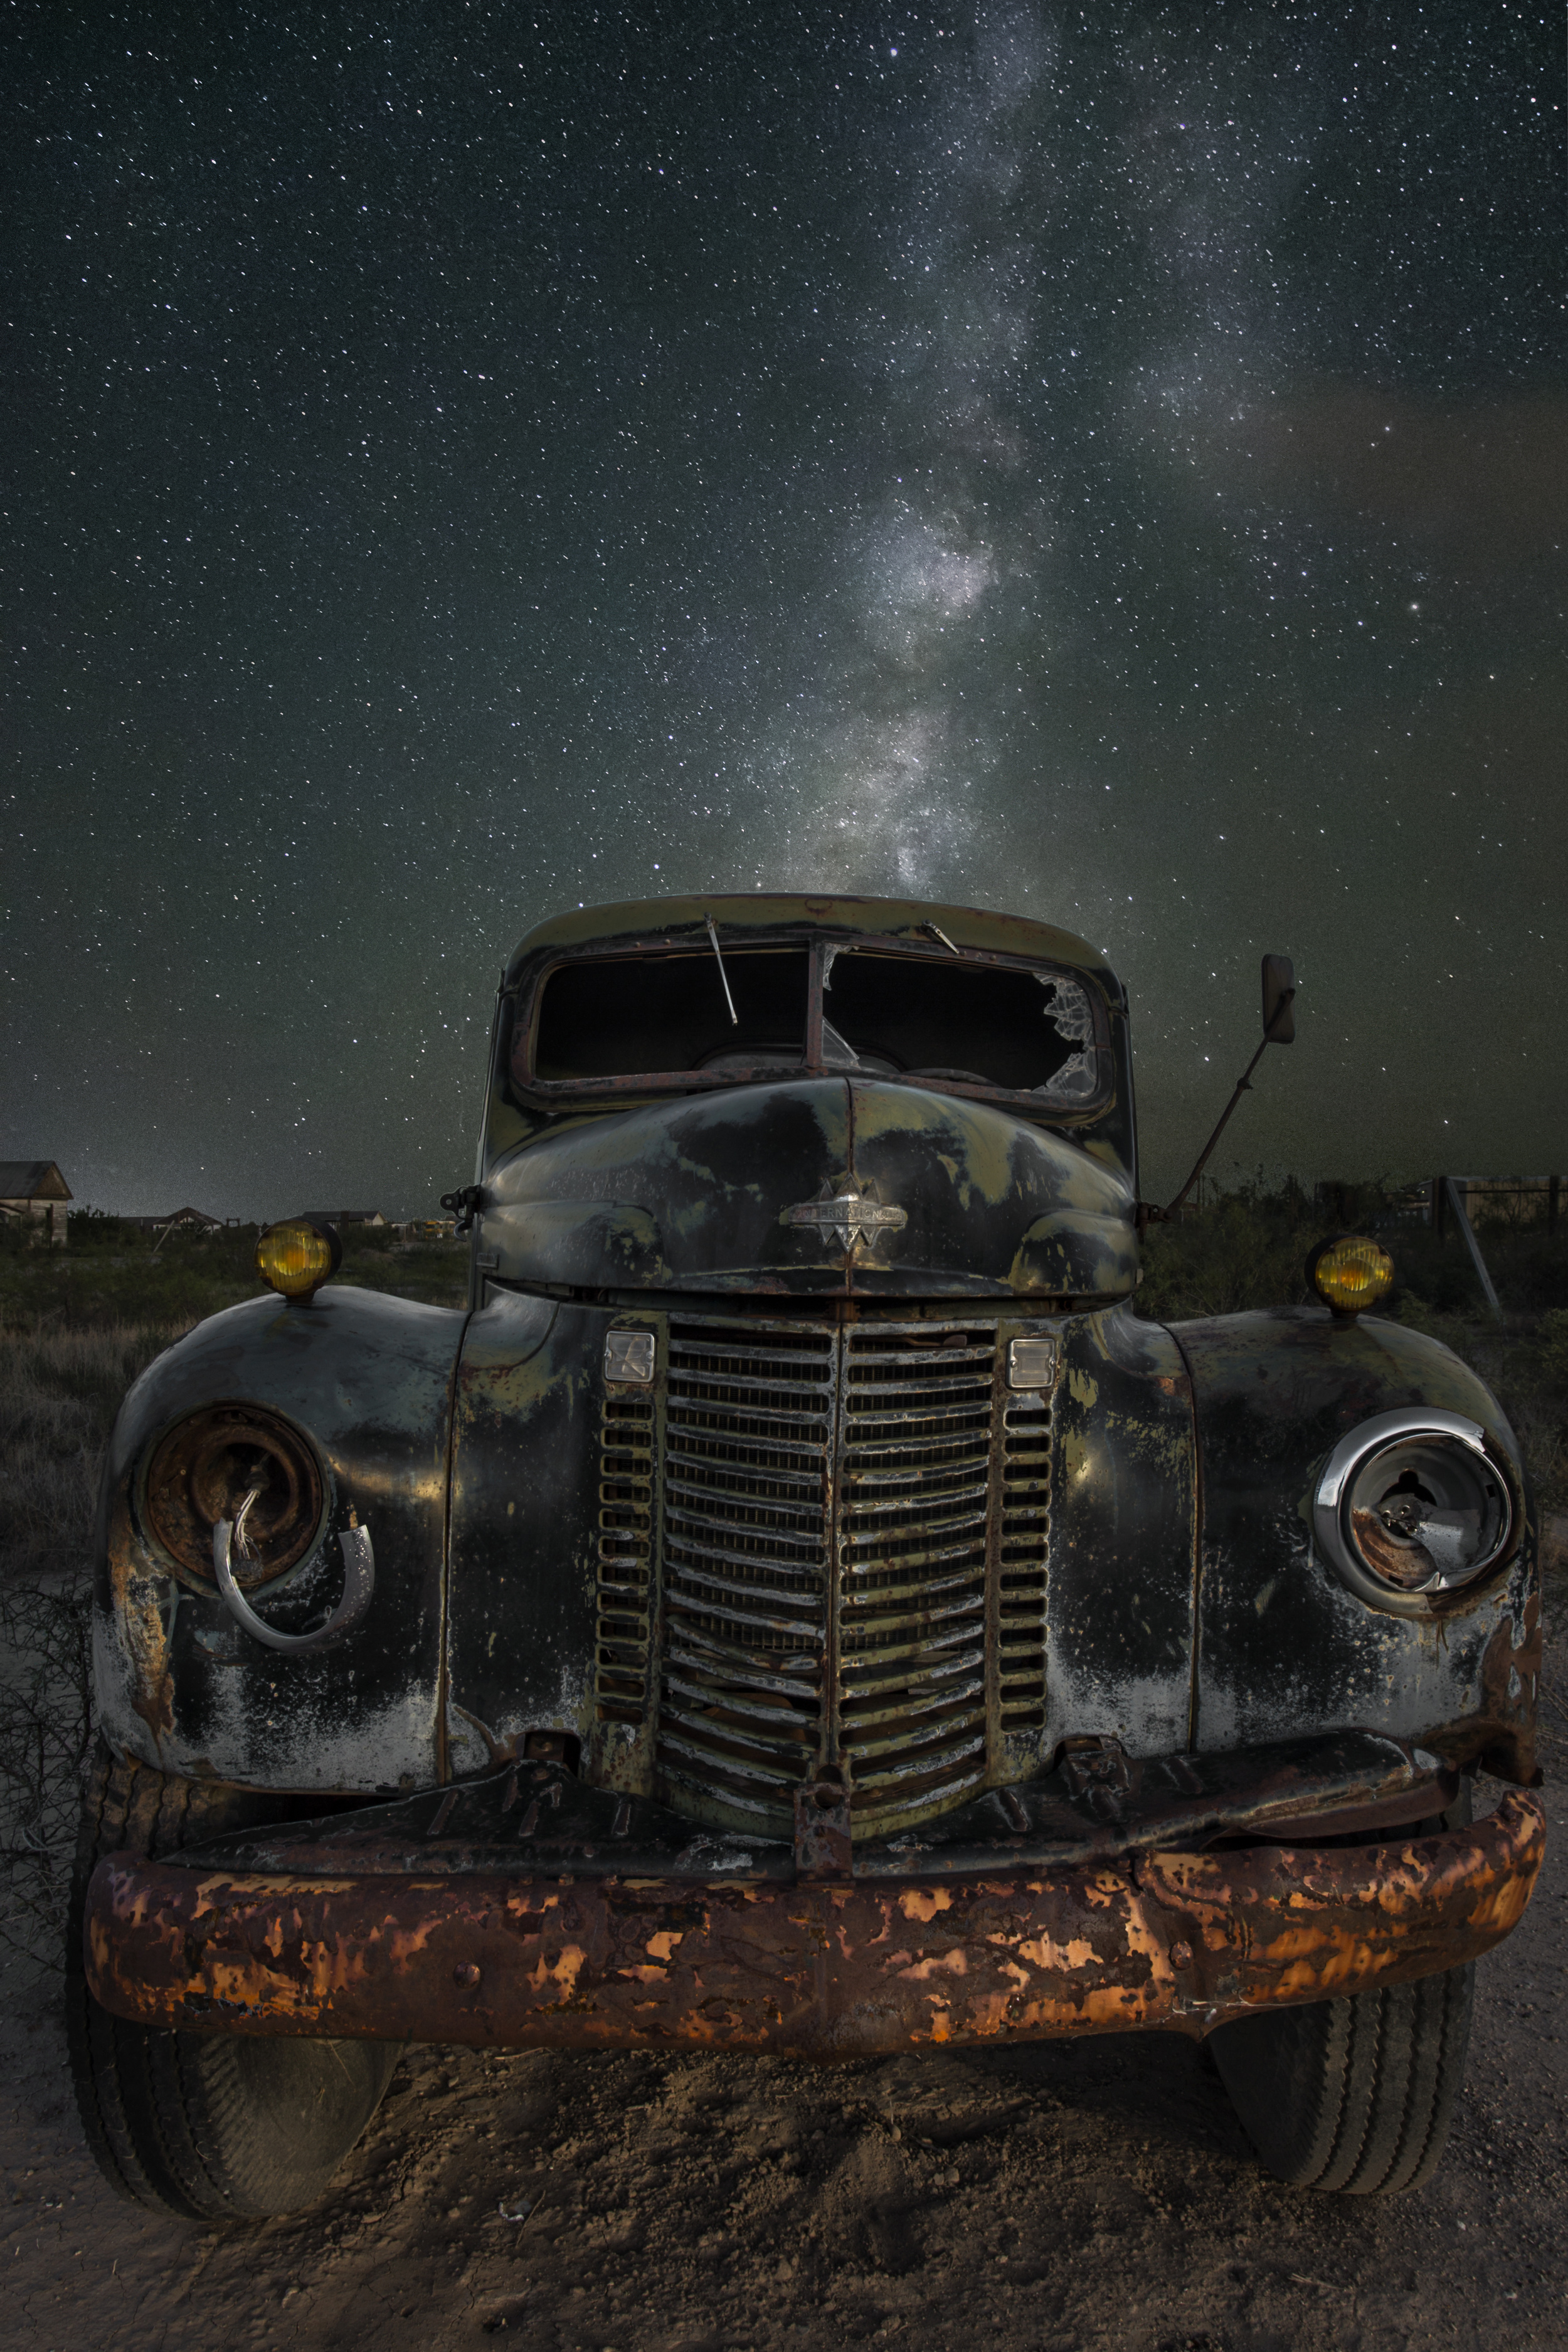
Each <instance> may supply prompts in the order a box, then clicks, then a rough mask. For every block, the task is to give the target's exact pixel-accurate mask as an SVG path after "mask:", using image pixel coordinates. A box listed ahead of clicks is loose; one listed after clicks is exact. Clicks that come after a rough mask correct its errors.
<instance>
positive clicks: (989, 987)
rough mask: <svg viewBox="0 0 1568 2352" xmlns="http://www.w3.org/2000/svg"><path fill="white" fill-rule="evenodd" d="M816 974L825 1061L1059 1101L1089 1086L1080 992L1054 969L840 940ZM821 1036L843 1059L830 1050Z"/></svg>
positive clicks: (1090, 1053)
mask: <svg viewBox="0 0 1568 2352" xmlns="http://www.w3.org/2000/svg"><path fill="white" fill-rule="evenodd" d="M824 979H825V984H826V994H825V995H824V998H823V1027H822V1036H823V1059H824V1061H826V1062H830V1063H831V1065H832V1066H837V1067H840V1068H842V1067H858V1068H861V1069H869V1070H874V1071H877V1072H879V1073H886V1074H889V1075H898V1076H908V1077H921V1078H931V1079H942V1078H956V1079H958V1080H959V1081H960V1082H961V1083H963V1084H965V1085H969V1086H983V1087H998V1088H1000V1089H1002V1090H1003V1091H1005V1092H1006V1093H1008V1094H1033V1095H1042V1096H1045V1097H1047V1098H1048V1099H1049V1100H1050V1101H1052V1102H1054V1103H1060V1104H1062V1105H1064V1106H1068V1105H1072V1106H1077V1105H1078V1104H1079V1103H1085V1102H1088V1101H1089V1097H1091V1096H1092V1095H1093V1094H1094V1093H1095V1092H1096V1090H1097V1087H1098V1085H1099V1073H1098V1070H1097V1069H1096V1066H1095V1052H1094V1016H1093V1013H1092V1012H1091V1010H1090V1006H1089V992H1088V991H1087V990H1086V989H1085V988H1083V987H1082V986H1081V985H1080V984H1079V982H1077V981H1076V980H1069V979H1068V978H1066V977H1065V976H1064V975H1063V974H1061V973H1059V972H1037V971H1009V970H1007V969H1005V968H1002V967H998V966H995V965H986V964H973V963H969V962H967V961H964V960H963V958H961V957H958V956H948V957H947V958H945V959H944V960H942V961H937V960H934V959H933V960H929V961H928V960H927V959H926V958H925V957H923V956H908V955H887V954H879V953H878V952H877V950H875V949H868V948H846V949H841V950H839V952H838V953H837V954H836V955H834V956H833V957H832V958H831V959H830V960H829V961H828V963H827V967H826V972H825V975H824ZM830 1034H831V1036H832V1038H833V1039H834V1040H835V1041H836V1042H837V1043H838V1044H839V1045H842V1046H843V1048H844V1049H845V1051H846V1052H847V1055H848V1057H849V1059H848V1061H847V1063H846V1062H843V1061H839V1060H836V1059H835V1057H833V1056H832V1055H830V1053H829V1037H830Z"/></svg>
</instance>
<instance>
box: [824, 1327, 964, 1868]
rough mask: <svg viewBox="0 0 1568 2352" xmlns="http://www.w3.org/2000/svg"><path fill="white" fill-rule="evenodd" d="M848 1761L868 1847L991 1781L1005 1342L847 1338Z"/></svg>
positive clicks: (844, 1578)
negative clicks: (999, 1411) (992, 1518)
mask: <svg viewBox="0 0 1568 2352" xmlns="http://www.w3.org/2000/svg"><path fill="white" fill-rule="evenodd" d="M847 1339H848V1349H847V1366H846V1370H847V1380H846V1384H845V1394H844V1411H843V1430H844V1451H843V1459H842V1464H841V1467H840V1474H839V1481H840V1483H839V1493H840V1498H841V1499H840V1505H839V1527H838V1545H837V1550H838V1563H839V1594H840V1604H839V1605H840V1617H839V1643H838V1659H839V1664H838V1719H839V1750H840V1754H841V1755H842V1756H843V1757H844V1758H845V1759H846V1760H847V1763H848V1765H849V1768H850V1773H851V1777H852V1780H853V1782H854V1787H855V1796H854V1800H853V1808H852V1810H853V1813H854V1816H855V1820H856V1825H857V1827H858V1828H860V1829H862V1830H863V1831H864V1832H867V1833H868V1834H873V1835H874V1834H876V1833H877V1832H879V1831H882V1830H884V1829H887V1828H890V1827H891V1826H893V1825H894V1823H895V1822H899V1821H901V1820H904V1819H907V1818H909V1817H910V1815H911V1814H920V1813H924V1812H928V1811H934V1810H937V1809H938V1808H946V1807H947V1806H949V1805H952V1804H954V1803H957V1802H958V1801H960V1800H961V1799H963V1797H965V1796H967V1795H969V1794H970V1793H971V1792H972V1791H973V1790H975V1789H977V1788H979V1787H981V1786H982V1785H983V1784H984V1779H985V1762H986V1754H985V1750H986V1740H985V1618H986V1609H985V1586H986V1576H985V1561H986V1533H987V1523H988V1517H989V1501H990V1467H991V1423H992V1395H993V1390H994V1382H995V1358H996V1338H995V1332H994V1328H992V1329H984V1328H983V1329H980V1330H966V1331H951V1330H944V1329H943V1328H942V1327H941V1326H940V1325H939V1326H935V1327H933V1326H931V1325H927V1326H926V1327H925V1328H924V1329H923V1330H920V1331H909V1330H903V1331H899V1330H893V1331H885V1330H879V1329H878V1328H876V1327H875V1326H874V1325H873V1326H869V1327H858V1328H852V1329H851V1330H850V1331H849V1332H848V1334H847Z"/></svg>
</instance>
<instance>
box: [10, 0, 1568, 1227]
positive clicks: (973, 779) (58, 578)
mask: <svg viewBox="0 0 1568 2352" xmlns="http://www.w3.org/2000/svg"><path fill="white" fill-rule="evenodd" d="M1352 16H1353V20H1354V21H1353V23H1352V22H1350V21H1349V19H1350V18H1352ZM172 21H173V20H170V19H166V18H163V17H162V16H160V15H159V13H158V12H153V14H152V15H151V16H149V15H148V13H147V12H145V11H135V12H132V11H126V10H122V9H121V10H116V9H112V8H109V7H100V8H97V9H94V10H91V11H87V12H78V20H77V21H75V22H72V21H71V20H70V18H69V16H68V15H67V14H66V12H61V11H59V10H58V9H46V8H41V7H35V8H32V9H23V10H18V11H16V13H15V15H14V16H13V19H12V23H11V26H10V29H9V31H8V33H7V34H6V36H5V53H6V87H7V89H8V91H9V93H10V96H11V108H10V117H11V138H10V141H9V142H8V154H7V158H6V161H5V167H4V168H5V173H6V178H7V183H8V186H7V195H6V205H5V217H6V219H7V222H8V224H9V236H8V238H7V247H8V259H7V276H8V285H7V301H6V308H5V317H6V319H7V320H8V321H9V328H8V335H7V349H8V358H7V362H6V363H7V367H8V369H9V372H10V387H9V398H8V400H7V404H6V408H7V417H8V425H7V433H6V440H7V443H8V445H9V456H8V465H9V472H10V480H9V484H8V493H7V499H6V508H7V524H6V535H5V548H4V556H3V566H0V568H3V574H4V591H5V599H6V604H5V614H6V628H5V664H6V667H5V696H6V741H7V751H8V757H7V761H6V772H7V781H6V785H5V793H6V808H7V814H8V820H9V821H8V826H7V834H8V841H7V854H6V857H5V877H4V888H5V904H6V912H7V921H6V928H5V977H6V984H7V992H8V1021H7V1030H6V1059H5V1069H4V1093H3V1108H0V1150H5V1151H8V1152H16V1153H18V1154H26V1155H27V1156H34V1155H37V1156H47V1157H53V1158H55V1159H58V1160H59V1161H60V1162H61V1164H62V1166H63V1167H65V1169H66V1171H67V1174H68V1178H69V1179H70V1181H71V1182H72V1184H73V1187H74V1189H75V1192H76V1193H77V1196H78V1198H79V1200H89V1201H92V1202H98V1203H100V1204H101V1205H105V1206H112V1207H121V1208H125V1209H147V1210H157V1209H161V1208H164V1207H167V1206H169V1205H172V1203H173V1202H175V1201H178V1200H184V1199H187V1198H189V1199H193V1200H195V1201H197V1202H200V1203H201V1204H203V1205H205V1206H210V1207H212V1208H214V1209H215V1210H218V1211H226V1212H229V1213H244V1214H247V1215H254V1214H258V1213H260V1214H279V1213H284V1212H286V1211H287V1210H289V1209H290V1208H294V1207H297V1206H299V1205H300V1203H301V1202H304V1201H307V1200H309V1201H312V1202H325V1201H326V1200H327V1199H328V1198H329V1196H330V1197H331V1200H333V1201H334V1202H336V1201H339V1200H343V1201H347V1200H354V1201H363V1202H366V1203H370V1202H374V1203H376V1204H378V1205H380V1206H382V1207H384V1209H386V1210H387V1211H388V1212H389V1213H391V1212H393V1211H401V1212H404V1213H408V1212H412V1211H414V1210H417V1209H423V1208H427V1207H428V1206H429V1205H430V1203H431V1201H432V1199H433V1196H434V1194H435V1193H436V1192H438V1191H440V1190H442V1189H443V1188H444V1187H445V1186H446V1185H447V1184H449V1183H452V1182H456V1181H462V1179H463V1178H464V1176H465V1175H466V1173H467V1172H468V1164H469V1161H470V1160H471V1153H472V1137H473V1132H474V1129H475V1126H476V1122H477V1115H478V1108H479V1088H480V1082H481V1076H482V1062H483V1049H484V1037H485V1033H486V1029H487V1025H488V1020H489V1001H490V996H491V993H492V991H493V986H494V980H495V975H496V972H497V971H498V969H499V968H500V964H501V962H502V961H503V959H504V957H505V955H506V953H507V951H508V950H509V949H510V947H511V945H512V944H513V942H514V941H515V940H516V939H517V938H519V937H520V936H521V934H522V932H523V931H525V930H526V929H528V928H529V927H530V926H531V924H532V923H533V922H535V921H536V920H538V919H541V918H542V916H544V915H546V914H548V913H550V912H552V910H554V909H556V908H561V907H563V906H575V905H577V904H578V903H579V902H580V901H583V902H586V903H589V904H592V903H593V902H594V901H595V900H596V899H606V900H607V899H615V898H641V897H646V896H652V895H656V894H658V893H659V892H661V891H665V890H670V891H700V890H706V889H710V888H711V889H721V888H723V889H728V888H741V889H750V888H758V887H767V888H778V887H784V888H787V887H845V888H851V889H856V890H867V891H873V892H889V893H893V894H897V895H900V896H902V895H929V896H931V897H933V898H943V899H948V900H955V901H961V902H968V903H974V904H979V905H984V906H994V907H1008V908H1016V909H1017V910H1019V911H1022V912H1026V913H1033V914H1037V915H1039V916H1041V917H1043V918H1046V919H1051V920H1054V921H1058V922H1061V923H1064V924H1066V925H1067V926H1068V927H1069V928H1071V929H1077V930H1079V931H1081V932H1083V933H1084V934H1085V935H1086V936H1088V937H1089V939H1090V940H1092V941H1093V943H1094V944H1095V945H1096V946H1097V947H1102V948H1105V949H1108V950H1110V955H1111V958H1112V960H1113V961H1114V962H1115V963H1116V964H1117V966H1118V968H1119V969H1120V970H1121V971H1122V972H1123V973H1124V975H1125V977H1126V978H1127V981H1128V982H1129V985H1130V987H1131V992H1132V998H1133V1005H1134V1014H1135V1020H1136V1024H1137V1025H1136V1030H1135V1041H1136V1044H1137V1046H1138V1049H1139V1053H1140V1063H1139V1071H1140V1081H1139V1082H1140V1106H1141V1113H1142V1123H1143V1135H1144V1145H1145V1154H1146V1171H1145V1172H1146V1177H1147V1181H1148V1189H1149V1190H1150V1191H1151V1192H1154V1193H1156V1194H1157V1193H1158V1192H1159V1190H1160V1188H1161V1186H1162V1184H1163V1183H1166V1182H1169V1181H1171V1180H1172V1179H1173V1177H1174V1176H1175V1174H1176V1173H1177V1172H1178V1171H1177V1167H1176V1163H1177V1162H1178V1161H1180V1160H1183V1159H1184V1157H1185V1156H1187V1155H1188V1154H1189V1152H1190V1150H1191V1149H1192V1148H1194V1146H1195V1143H1196V1141H1197V1140H1198V1139H1199V1138H1200V1136H1201V1132H1202V1130H1203V1129H1204V1128H1205V1126H1206V1124H1207V1123H1208V1119H1209V1118H1210V1117H1212V1115H1213V1113H1214V1112H1215V1110H1217V1108H1218V1106H1219V1103H1220V1101H1221V1100H1222V1099H1223V1097H1224V1095H1225V1093H1226V1091H1227V1089H1228V1085H1229V1082H1230V1080H1231V1079H1232V1078H1233V1077H1234V1076H1235V1075H1236V1073H1237V1069H1238V1068H1239V1067H1240V1066H1241V1064H1242V1063H1243V1062H1244V1061H1245V1059H1246V1058H1247V1055H1248V1054H1249V1053H1250V1051H1251V1045H1252V1039H1253V1034H1254V1030H1255V1026H1256V1020H1257V1012H1256V993H1257V964H1258V956H1259V954H1260V953H1261V952H1262V951H1263V950H1265V949H1277V950H1283V951H1285V952H1288V953H1289V954H1291V955H1293V956H1294V958H1295V960H1296V962H1297V966H1298V971H1299V975H1300V984H1301V998H1300V1034H1299V1042H1298V1043H1297V1045H1294V1046H1293V1047H1292V1048H1291V1049H1290V1051H1289V1054H1279V1055H1270V1056H1269V1057H1268V1066H1267V1068H1266V1069H1265V1071H1264V1072H1263V1074H1262V1075H1261V1076H1260V1078H1259V1081H1258V1092H1257V1094H1256V1096H1255V1097H1254V1098H1253V1100H1252V1101H1251V1102H1250V1103H1249V1105H1248V1107H1247V1113H1246V1117H1245V1121H1244V1122H1240V1121H1238V1122H1237V1128H1236V1129H1234V1130H1233V1133H1234V1135H1235V1150H1234V1159H1233V1160H1232V1162H1231V1164H1232V1165H1242V1166H1246V1167H1253V1166H1258V1165H1261V1166H1264V1167H1266V1168H1268V1169H1269V1170H1279V1169H1285V1168H1291V1169H1294V1170H1296V1171H1298V1172H1300V1173H1301V1174H1303V1175H1307V1176H1311V1175H1319V1174H1342V1175H1354V1174H1367V1173H1374V1172H1385V1173H1389V1174H1394V1175H1415V1174H1419V1173H1426V1172H1429V1171H1432V1170H1434V1169H1438V1168H1446V1169H1450V1170H1453V1171H1458V1172H1461V1173H1468V1172H1476V1173H1484V1172H1504V1171H1510V1170H1514V1169H1519V1170H1529V1171H1545V1170H1546V1169H1548V1168H1557V1167H1560V1166H1561V1165H1562V1163H1563V1160H1564V1158H1565V1157H1568V1138H1565V1136H1564V1132H1563V1121H1562V1112H1561V1108H1560V1104H1561V1095H1562V1078H1563V1053H1562V1047H1561V1045H1560V1044H1559V1042H1558V1036H1557V1032H1558V1027H1559V1020H1558V1010H1557V1008H1558V1007H1559V1005H1560V1004H1561V1003H1562V1002H1563V994H1564V981H1565V974H1564V955H1563V918H1562V908H1563V901H1564V892H1565V889H1568V814H1565V807H1564V794H1563V786H1562V769H1563V755H1562V749H1561V746H1562V743H1563V736H1564V721H1565V719H1568V688H1565V681H1564V674H1563V646H1564V630H1563V586H1564V567H1563V534H1564V526H1565V522H1568V364H1565V352H1564V345H1563V310H1562V303H1561V291H1560V277H1561V270H1560V261H1561V212H1562V177H1563V88H1562V80H1563V76H1562V64H1561V57H1560V49H1561V38H1560V26H1559V25H1558V23H1557V20H1556V18H1555V17H1552V16H1548V15H1546V14H1545V13H1543V12H1542V11H1541V10H1539V9H1521V8H1510V7H1498V8H1494V9H1492V10H1489V11H1488V12H1486V13H1485V16H1484V21H1483V19H1482V17H1481V16H1479V14H1478V12H1476V11H1475V10H1473V9H1468V8H1465V7H1462V6H1458V5H1450V6H1428V7H1426V8H1425V9H1424V10H1420V11H1417V10H1413V9H1409V8H1405V7H1393V6H1389V7H1362V8H1357V9H1356V10H1354V11H1344V10H1335V9H1327V8H1325V9H1322V10H1316V9H1312V8H1305V7H1299V8H1290V7H1265V6H1256V7H1226V6H1220V5H1215V6H1210V7H1194V8H1190V9H1187V8H1174V7H1147V6H1144V7H1135V6H1128V5H1106V6H1101V7H1096V8H1094V9H1089V10H1083V11H1078V10H1068V9H1057V8H1042V7H1025V6H1017V7H1005V6H1004V7H998V8H995V9H985V10H982V11H980V12H979V13H976V12H975V11H974V10H973V8H968V9H964V10H960V11H956V12H951V13H949V12H942V11H938V12H936V13H931V12H929V11H926V10H923V9H922V10H920V11H915V10H910V9H904V8H888V9H877V8H868V9H863V10H854V11H844V10H839V11H834V10H827V9H824V10H816V11H814V10H809V9H795V10H787V9H783V8H780V9H776V10H775V9H765V10H751V11H741V10H737V9H735V8H733V7H729V6H724V7H717V6H716V7H713V8H711V9H708V10H703V9H698V8H681V9H671V10H665V11H662V12H658V13H657V14H656V13H654V12H652V11H648V12H644V13H640V14H638V13H635V12H629V11H625V10H616V9H612V8H608V7H602V8H600V9H598V10H597V11H595V10H593V9H590V8H586V7H583V6H574V7H571V8H559V9H543V10H536V9H522V8H512V9H508V8H500V7H492V8H488V9H487V8H482V7H475V6H469V7H461V6H457V5H447V6H439V5H421V6H418V7H415V6H407V7H403V8H392V9H387V8H368V9H354V8H341V9H326V10H313V11H302V10H295V11H289V10H287V9H284V10H280V11H263V10H259V9H256V8H244V7H237V6H236V7H231V8H228V9H226V10H224V11H222V12H214V14H212V15H211V16H206V17H205V18H197V17H195V16H190V17H182V18H181V19H180V22H179V29H178V31H177V33H176V32H175V31H174V30H171V29H166V26H169V25H170V24H171V23H172Z"/></svg>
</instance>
